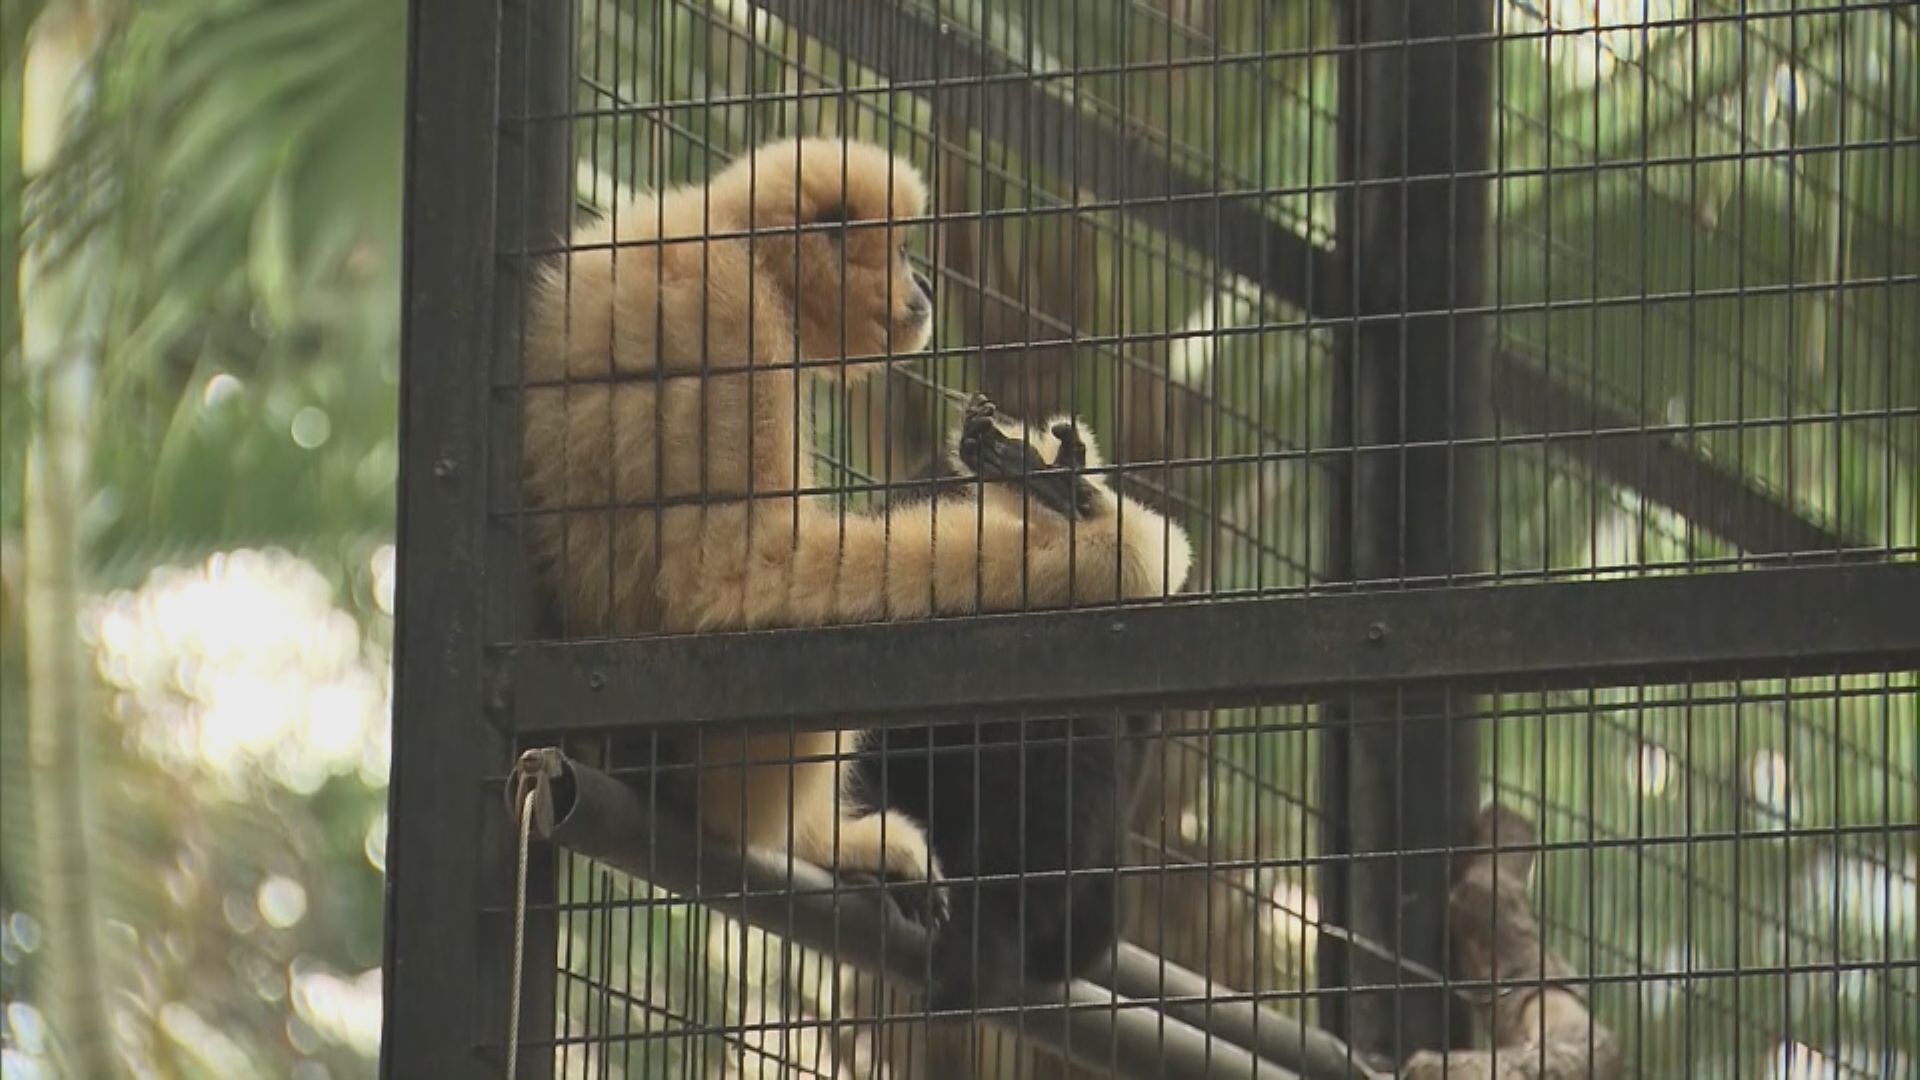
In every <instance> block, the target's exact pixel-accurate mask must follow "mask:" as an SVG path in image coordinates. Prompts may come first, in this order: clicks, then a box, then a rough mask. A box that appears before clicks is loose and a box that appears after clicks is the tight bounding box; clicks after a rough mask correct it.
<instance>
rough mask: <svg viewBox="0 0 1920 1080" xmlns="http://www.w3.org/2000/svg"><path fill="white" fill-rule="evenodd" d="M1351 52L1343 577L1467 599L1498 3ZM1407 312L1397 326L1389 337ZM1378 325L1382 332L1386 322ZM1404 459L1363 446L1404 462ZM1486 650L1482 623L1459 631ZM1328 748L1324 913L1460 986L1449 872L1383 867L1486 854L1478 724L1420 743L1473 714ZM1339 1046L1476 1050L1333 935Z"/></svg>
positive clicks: (1372, 4) (1360, 17)
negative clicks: (1450, 937) (1431, 582)
mask: <svg viewBox="0 0 1920 1080" xmlns="http://www.w3.org/2000/svg"><path fill="white" fill-rule="evenodd" d="M1343 14H1344V19H1343V24H1342V28H1343V32H1344V34H1345V36H1346V40H1347V42H1348V43H1349V44H1350V45H1352V46H1353V48H1352V49H1351V50H1349V51H1348V52H1347V53H1345V54H1344V55H1343V56H1342V58H1341V78H1340V88H1341V98H1340V121H1339V124H1340V154H1339V156H1340V160H1341V164H1342V167H1343V170H1342V171H1343V175H1342V180H1343V182H1345V183H1346V184H1347V185H1348V186H1347V187H1346V188H1345V189H1344V190H1343V191H1342V193H1341V195H1340V196H1339V199H1338V204H1337V205H1338V207H1339V209H1338V219H1337V225H1336V243H1337V244H1338V245H1339V247H1338V250H1339V253H1340V255H1341V257H1342V260H1341V261H1342V265H1341V266H1340V274H1341V277H1340V281H1341V283H1342V285H1343V286H1345V287H1348V288H1350V289H1351V290H1352V294H1351V297H1352V308H1353V310H1354V312H1355V313H1356V315H1357V316H1358V317H1359V318H1360V319H1362V320H1366V321H1361V322H1358V323H1355V324H1351V325H1348V326H1343V327H1342V328H1341V329H1340V331H1339V332H1338V335H1337V338H1338V341H1339V344H1338V345H1337V346H1336V354H1337V356H1338V360H1339V367H1338V369H1337V376H1336V380H1335V383H1334V396H1333V416H1334V425H1335V431H1336V435H1335V441H1336V443H1345V444H1346V445H1350V446H1352V447H1354V449H1355V453H1354V455H1353V458H1352V459H1351V460H1350V461H1348V462H1344V463H1342V464H1341V465H1340V466H1339V467H1338V470H1337V473H1336V475H1338V476H1339V477H1340V479H1339V481H1338V488H1339V490H1340V493H1339V495H1337V496H1336V498H1335V500H1334V503H1333V518H1332V535H1331V540H1330V544H1331V547H1332V551H1333V557H1334V560H1335V564H1334V566H1335V569H1334V573H1333V575H1332V576H1333V577H1334V579H1335V580H1336V581H1337V580H1341V579H1345V580H1349V581H1393V580H1405V579H1407V578H1416V579H1433V578H1438V579H1442V580H1454V579H1455V578H1456V577H1458V576H1462V575H1465V576H1471V575H1473V574H1475V573H1477V572H1478V571H1480V570H1481V569H1482V567H1483V565H1484V555H1483V549H1484V547H1485V540H1484V538H1483V537H1482V535H1481V522H1482V520H1483V519H1484V517H1485V506H1484V501H1483V494H1482V492H1483V487H1484V483H1485V481H1484V479H1483V477H1482V475H1481V474H1482V473H1483V472H1485V471H1486V461H1487V459H1486V456H1485V455H1484V454H1481V453H1477V452H1475V451H1473V450H1465V451H1462V450H1459V449H1456V444H1457V443H1458V442H1459V441H1460V440H1463V439H1473V438H1476V437H1478V436H1481V435H1483V434H1484V433H1485V432H1486V431H1487V430H1488V426H1487V424H1486V423H1485V420H1484V411H1485V406H1486V386H1487V382H1486V357H1485V354H1486V348H1487V346H1486V341H1487V334H1486V331H1485V328H1484V326H1483V325H1482V324H1483V319H1482V318H1481V317H1480V316H1478V315H1475V314H1468V313H1465V312H1473V311H1476V310H1477V309H1479V308H1480V307H1481V306H1482V304H1483V302H1484V301H1485V298H1486V296H1485V294H1486V289H1485V287H1484V285H1483V283H1482V273H1483V267H1484V265H1485V262H1486V254H1485V251H1486V247H1485V237H1486V234H1487V224H1488V219H1487V207H1488V191H1487V185H1486V182H1485V181H1484V180H1481V179H1479V177H1480V176H1481V175H1482V174H1484V172H1485V170H1486V168H1487V165H1488V161H1489V129H1490V121H1491V115H1492V75H1491V64H1490V61H1491V53H1492V50H1491V48H1490V47H1489V45H1488V44H1487V34H1488V33H1489V32H1490V31H1491V29H1492V26H1493V5H1492V3H1491V2H1490V0H1452V2H1448V3H1408V2H1407V0H1358V2H1356V3H1353V4H1350V5H1347V6H1346V7H1345V8H1344V9H1343ZM1388 315H1393V316H1397V317H1394V318H1380V316H1388ZM1369 317H1372V318H1369ZM1409 444H1419V446H1418V448H1416V449H1407V450H1403V451H1402V452H1400V453H1398V454H1379V453H1362V452H1361V449H1362V448H1371V447H1380V446H1396V445H1397V446H1403V447H1404V446H1407V445H1409ZM1448 629H1449V630H1450V631H1451V632H1452V633H1455V634H1462V635H1464V636H1472V635H1473V634H1474V633H1475V630H1474V629H1473V628H1472V627H1470V626H1465V625H1461V624H1453V625H1451V626H1449V627H1448ZM1329 709H1330V711H1331V712H1332V713H1333V715H1334V717H1335V721H1334V724H1335V726H1334V727H1333V729H1332V730H1330V731H1329V732H1328V733H1327V736H1326V738H1325V739H1324V741H1323V743H1322V753H1323V754H1324V756H1325V764H1324V768H1325V770H1326V790H1327V793H1328V798H1329V801H1330V802H1331V804H1332V808H1333V812H1332V813H1331V814H1329V815H1328V816H1327V817H1326V818H1325V819H1324V820H1325V822H1326V825H1327V828H1326V831H1325V835H1324V843H1325V850H1326V851H1327V852H1329V853H1331V854H1351V855H1353V856H1355V858H1354V859H1353V861H1351V862H1335V863H1331V864H1329V865H1328V866H1327V867H1326V868H1325V869H1323V871H1322V873H1321V894H1322V897H1323V904H1324V905H1325V909H1326V910H1329V911H1331V912H1332V913H1333V917H1334V920H1335V921H1336V922H1338V923H1340V924H1341V925H1343V926H1345V927H1347V928H1348V929H1349V930H1351V931H1352V932H1353V933H1355V934H1357V935H1360V936H1362V937H1365V938H1368V939H1370V940H1372V941H1376V942H1381V943H1383V944H1386V945H1387V946H1388V947H1389V948H1391V949H1392V950H1393V953H1394V955H1395V956H1397V957H1399V958H1400V959H1401V960H1403V961H1406V962H1410V963H1411V964H1413V965H1417V966H1418V967H1420V968H1424V969H1426V970H1428V971H1433V972H1445V971H1446V970H1447V967H1448V961H1447V942H1446V922H1445V916H1444V914H1443V909H1444V908H1445V906H1446V896H1447V893H1448V889H1449V887H1450V881H1449V868H1448V863H1447V860H1446V859H1444V858H1437V857H1433V856H1424V857H1412V856H1407V855H1405V854H1402V855H1400V856H1399V857H1398V858H1393V859H1383V858H1379V857H1378V856H1379V855H1380V854H1382V853H1386V852H1403V853H1404V852H1406V851H1408V850H1409V849H1413V850H1428V851H1433V850H1443V849H1446V848H1449V847H1452V846H1455V845H1457V844H1459V843H1462V842H1464V841H1465V840H1466V839H1467V838H1468V837H1469V836H1470V835H1471V828H1472V823H1473V820H1474V816H1475V814H1476V812H1477V811H1478V802H1479V784H1478V770H1479V753H1478V749H1477V746H1478V743H1477V739H1476V728H1475V727H1474V725H1472V724H1457V723H1450V722H1449V723H1439V724H1425V725H1418V726H1415V725H1410V724H1408V723H1406V722H1405V719H1404V718H1405V717H1406V716H1409V715H1413V716H1422V715H1438V716H1443V717H1445V716H1451V715H1453V713H1454V712H1455V711H1456V710H1464V711H1470V706H1467V705H1466V703H1465V701H1464V700H1463V699H1458V698H1456V697H1455V696H1454V694H1453V692H1452V691H1449V690H1445V689H1443V690H1440V691H1438V692H1437V693H1432V694H1422V695H1417V696H1416V695H1413V694H1409V693H1404V692H1400V693H1395V692H1385V693H1376V692H1362V693H1355V694H1351V695H1343V696H1341V697H1337V698H1335V699H1334V700H1333V701H1332V703H1331V704H1330V706H1329ZM1322 942H1323V943H1322V946H1321V952H1320V963H1321V969H1320V978H1321V984H1322V985H1323V986H1325V987H1328V988H1330V989H1332V991H1333V992H1331V993H1329V994H1327V995H1325V996H1323V998H1322V999H1321V1001H1322V1004H1321V1010H1322V1016H1323V1017H1325V1018H1326V1026H1327V1028H1328V1030H1330V1031H1332V1032H1333V1033H1334V1034H1335V1035H1338V1036H1341V1037H1343V1038H1345V1039H1346V1040H1347V1041H1348V1042H1350V1043H1352V1044H1353V1045H1354V1046H1355V1047H1357V1048H1359V1049H1360V1050H1361V1051H1363V1052H1365V1053H1369V1054H1372V1055H1374V1056H1376V1057H1377V1058H1379V1059H1381V1060H1384V1061H1388V1062H1400V1061H1404V1060H1406V1058H1407V1057H1408V1056H1409V1055H1410V1054H1412V1053H1413V1052H1414V1051H1416V1050H1422V1049H1434V1050H1437V1049H1442V1048H1445V1047H1448V1046H1452V1045H1459V1044H1460V1043H1462V1042H1463V1041H1464V1039H1465V1038H1466V1037H1468V1036H1469V1035H1470V1028H1469V1027H1468V1025H1467V1023H1466V1020H1467V1018H1466V1017H1465V1016H1464V1015H1460V1014H1459V1013H1457V1012H1456V1011H1455V1010H1453V1009H1451V1008H1450V1002H1449V995H1448V994H1447V992H1446V991H1445V990H1443V989H1441V988H1440V987H1438V986H1432V985H1428V986H1425V987H1422V988H1419V989H1408V990H1397V991H1396V992H1394V993H1391V994H1382V993H1379V992H1377V991H1376V992H1359V991H1356V990H1354V989H1352V988H1353V987H1355V986H1361V985H1372V986H1388V985H1392V986H1398V984H1399V983H1400V982H1401V981H1402V980H1403V979H1404V978H1405V971H1404V967H1403V965H1398V964H1386V963H1381V962H1380V961H1379V960H1378V959H1377V958H1374V957H1372V956H1369V955H1368V954H1366V953H1363V952H1357V951H1352V950H1349V949H1348V948H1346V947H1345V945H1344V944H1343V943H1341V942H1339V941H1338V940H1337V939H1332V938H1323V939H1322Z"/></svg>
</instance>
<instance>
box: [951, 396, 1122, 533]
mask: <svg viewBox="0 0 1920 1080" xmlns="http://www.w3.org/2000/svg"><path fill="white" fill-rule="evenodd" d="M998 415H999V409H998V408H997V407H996V406H995V405H994V403H993V401H992V399H990V398H988V397H987V395H985V394H975V395H973V397H972V398H971V399H969V400H968V401H967V410H966V418H965V420H964V421H963V426H962V427H961V429H960V463H961V464H962V465H965V466H966V467H967V468H968V469H971V470H972V471H973V473H974V475H975V476H978V477H980V478H981V479H982V480H989V481H996V482H1001V483H1010V484H1016V485H1021V486H1024V487H1025V488H1026V489H1027V491H1029V492H1030V493H1032V495H1033V498H1034V501H1036V502H1038V503H1039V504H1040V505H1042V506H1044V507H1046V508H1048V509H1049V510H1052V511H1053V512H1054V513H1056V514H1060V515H1062V516H1063V517H1068V518H1083V517H1087V516H1090V515H1091V514H1092V513H1093V508H1094V489H1093V485H1091V484H1089V483H1088V482H1087V480H1086V479H1085V478H1084V477H1081V476H1078V475H1076V474H1075V473H1073V472H1072V471H1070V470H1072V469H1078V468H1081V467H1083V466H1085V464H1086V461H1087V448H1086V444H1085V443H1083V442H1081V441H1080V433H1079V432H1078V431H1077V430H1075V428H1074V426H1073V425H1072V424H1067V423H1060V424H1055V425H1054V426H1053V436H1054V437H1055V438H1056V439H1059V440H1060V450H1059V453H1057V454H1056V455H1055V459H1054V460H1053V461H1048V460H1046V459H1045V458H1043V457H1041V456H1040V452H1039V451H1038V450H1036V449H1034V447H1033V444H1032V443H1031V442H1028V441H1027V440H1025V439H1016V438H1014V437H1012V436H1010V435H1008V434H1007V433H1006V432H1004V431H1002V430H1001V429H1000V425H999V424H998V423H996V422H995V420H996V417H997V416H998Z"/></svg>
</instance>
